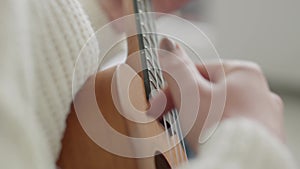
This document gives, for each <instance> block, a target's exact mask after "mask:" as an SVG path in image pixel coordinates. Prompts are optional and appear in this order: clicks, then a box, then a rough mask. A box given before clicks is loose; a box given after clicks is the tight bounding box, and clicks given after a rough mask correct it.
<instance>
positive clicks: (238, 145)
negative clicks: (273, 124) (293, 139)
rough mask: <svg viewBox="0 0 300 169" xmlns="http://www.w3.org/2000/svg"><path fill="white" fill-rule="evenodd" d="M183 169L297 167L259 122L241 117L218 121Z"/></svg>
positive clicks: (286, 151) (278, 168)
mask: <svg viewBox="0 0 300 169" xmlns="http://www.w3.org/2000/svg"><path fill="white" fill-rule="evenodd" d="M199 152H200V155H199V156H198V157H197V158H196V159H194V160H193V161H191V162H190V164H189V165H188V166H183V167H182V168H185V169H196V168H197V169H202V168H203V169H219V168H224V169H296V168H297V167H296V165H295V163H294V159H293V157H292V156H291V154H290V152H289V151H288V149H287V148H286V146H285V145H283V144H282V143H281V142H280V141H279V140H278V139H276V138H275V137H274V136H273V135H271V134H270V133H269V132H268V131H267V130H266V129H265V128H264V127H263V126H261V125H260V124H258V123H256V122H254V121H250V120H247V119H243V118H236V119H229V120H226V121H224V122H222V123H221V124H220V126H219V127H218V129H217V130H216V132H215V133H214V134H213V135H212V137H211V138H210V139H209V140H208V142H206V143H205V144H203V145H202V146H200V149H199Z"/></svg>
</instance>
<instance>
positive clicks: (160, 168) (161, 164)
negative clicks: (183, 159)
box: [154, 151, 171, 169]
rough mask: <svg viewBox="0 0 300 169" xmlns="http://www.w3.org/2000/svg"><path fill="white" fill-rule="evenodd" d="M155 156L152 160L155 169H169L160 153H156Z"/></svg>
mask: <svg viewBox="0 0 300 169" xmlns="http://www.w3.org/2000/svg"><path fill="white" fill-rule="evenodd" d="M155 154H156V155H155V157H154V160H155V168H156V169H171V166H170V164H169V163H168V161H167V159H166V158H165V157H164V155H163V154H162V153H160V152H158V151H157V152H155Z"/></svg>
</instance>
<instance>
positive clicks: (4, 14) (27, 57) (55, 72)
mask: <svg viewBox="0 0 300 169" xmlns="http://www.w3.org/2000/svg"><path fill="white" fill-rule="evenodd" d="M81 1H82V3H83V4H84V5H85V6H84V8H82V7H81V5H80V4H79V2H78V1H77V0H23V1H19V0H2V1H1V6H0V19H1V28H0V30H1V31H0V49H1V50H0V52H1V56H0V75H1V76H0V77H1V82H0V100H1V102H0V168H1V169H19V168H22V169H55V168H56V166H55V161H56V159H57V157H58V154H59V151H60V147H61V146H60V140H61V138H62V135H63V131H64V128H65V120H66V117H67V113H68V111H69V106H70V103H71V102H72V90H73V92H74V93H76V92H77V91H78V89H79V88H80V87H81V86H82V85H83V83H84V82H85V80H86V79H87V78H88V77H89V76H90V75H91V74H92V73H94V72H95V71H96V70H97V61H98V60H99V58H98V54H99V46H98V42H97V40H96V39H94V38H91V39H90V37H91V36H92V35H93V33H94V30H93V27H94V28H95V29H98V28H100V26H101V24H104V23H105V22H107V20H105V17H104V15H103V13H101V12H100V10H97V9H96V6H97V5H98V4H96V0H92V1H89V3H87V2H85V1H84V0H81ZM83 9H86V11H89V12H88V13H89V14H90V15H91V16H92V18H91V19H89V18H88V17H87V15H86V13H85V12H84V10H83ZM89 9H93V10H89ZM98 9H100V8H98ZM96 11H99V13H98V12H96ZM101 16H102V17H103V18H102V19H99V18H100V17H101ZM98 19H99V20H98ZM90 20H91V21H94V22H93V27H92V26H91V23H90ZM107 37H110V35H107ZM83 47H84V50H81V49H82V48H83ZM79 54H80V56H81V57H80V59H77V57H78V56H79ZM77 61H78V62H77ZM75 65H76V78H75V79H74V82H75V83H73V78H72V77H73V71H74V68H75ZM72 84H73V86H72ZM74 84H75V85H74ZM72 87H73V88H72ZM253 126H255V125H254V124H252V123H243V122H238V121H237V122H232V123H231V122H227V123H224V124H223V125H221V127H220V129H219V130H218V131H217V132H216V133H215V135H214V136H213V138H212V139H211V140H210V141H209V143H207V144H206V145H205V146H204V147H203V149H202V150H201V152H202V155H201V156H200V157H199V158H198V160H197V161H195V162H194V164H195V167H194V168H201V167H202V168H206V169H209V168H228V169H229V168H230V169H234V168H243V169H247V168H259V165H262V166H261V167H260V168H264V169H271V168H272V169H276V168H289V169H293V166H292V161H291V159H290V156H289V154H288V152H287V150H286V149H285V147H283V146H282V145H281V144H280V143H278V142H276V140H275V139H274V138H272V137H271V136H269V135H268V134H267V133H266V132H265V131H264V130H263V129H262V128H260V127H253ZM192 164H193V163H192Z"/></svg>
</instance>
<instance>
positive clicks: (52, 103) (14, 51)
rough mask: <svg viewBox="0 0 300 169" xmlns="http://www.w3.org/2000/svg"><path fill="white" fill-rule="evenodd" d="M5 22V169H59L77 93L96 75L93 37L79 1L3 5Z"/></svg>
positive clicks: (0, 125) (1, 32)
mask: <svg viewBox="0 0 300 169" xmlns="http://www.w3.org/2000/svg"><path fill="white" fill-rule="evenodd" d="M0 19H1V27H0V49H1V50H0V77H1V79H0V168H1V169H2V168H3V169H18V168H22V169H55V168H56V165H55V163H56V160H57V157H58V155H59V151H60V147H61V145H60V140H61V138H62V136H63V132H64V129H65V120H66V117H67V115H68V111H69V107H70V104H71V102H72V91H73V92H74V93H76V91H77V90H78V89H79V88H80V87H81V85H82V84H83V83H84V82H85V80H86V79H87V78H88V77H89V76H90V75H91V74H92V73H94V72H95V71H96V70H97V57H98V53H99V47H98V43H97V41H96V40H94V39H92V40H91V38H90V37H91V36H92V35H93V33H94V31H93V29H92V26H91V25H90V22H89V19H88V16H87V15H86V14H85V12H84V11H83V9H82V7H81V5H80V4H79V2H78V1H77V0H42V1H41V0H24V1H19V0H2V1H1V5H0ZM83 47H85V48H84V50H82V49H83ZM79 55H80V56H81V59H77V58H78V56H79ZM75 65H76V69H77V73H78V74H77V75H76V79H75V82H76V83H75V85H74V84H73V72H74V69H75Z"/></svg>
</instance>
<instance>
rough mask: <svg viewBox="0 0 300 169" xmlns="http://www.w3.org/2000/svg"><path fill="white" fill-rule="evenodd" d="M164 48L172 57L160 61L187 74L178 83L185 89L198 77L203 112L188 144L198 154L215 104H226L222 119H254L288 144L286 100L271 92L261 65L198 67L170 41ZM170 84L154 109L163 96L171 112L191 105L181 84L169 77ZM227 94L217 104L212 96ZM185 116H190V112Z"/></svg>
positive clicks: (156, 101)
mask: <svg viewBox="0 0 300 169" xmlns="http://www.w3.org/2000/svg"><path fill="white" fill-rule="evenodd" d="M161 48H162V49H164V50H167V51H169V52H171V53H172V54H170V55H168V54H164V55H163V56H160V57H159V60H160V63H161V65H162V69H163V70H166V69H167V70H168V71H176V72H184V73H181V75H180V76H179V78H177V79H176V80H181V81H184V82H185V85H183V86H181V87H182V88H181V89H183V90H185V91H188V90H189V86H190V85H189V83H192V81H191V80H189V79H192V76H194V77H196V83H197V86H198V89H199V93H198V94H199V96H200V103H199V104H200V109H199V112H198V116H197V119H196V122H195V124H194V126H193V128H192V129H191V130H190V133H189V134H188V135H187V140H188V142H189V144H190V146H191V147H192V148H193V149H194V150H196V149H197V147H198V139H199V136H200V133H201V131H202V128H203V125H204V122H205V120H206V117H207V115H208V112H209V109H210V105H212V104H213V105H214V106H223V105H224V104H225V107H224V111H223V112H220V113H223V117H222V119H226V118H234V117H244V118H248V119H252V120H254V121H256V122H258V123H260V124H262V125H263V126H265V127H266V128H267V129H268V130H269V131H270V132H271V133H272V134H273V135H274V136H276V137H277V138H278V139H280V140H284V133H283V127H282V121H283V117H282V115H283V103H282V100H281V99H280V97H279V96H278V95H276V94H274V93H272V92H271V91H270V89H269V87H268V83H267V81H266V79H265V77H264V75H263V73H262V71H261V69H260V68H259V66H257V64H255V63H252V62H247V61H222V62H221V63H219V62H212V63H210V64H206V65H194V63H193V62H192V61H191V60H190V59H189V57H188V56H187V55H186V53H185V52H184V51H183V50H182V49H181V48H180V47H179V46H178V45H174V44H173V43H172V42H170V41H169V40H167V39H163V40H162V42H161ZM172 55H173V56H172ZM170 60H172V62H170ZM208 72H209V73H208ZM166 81H167V83H168V86H167V89H166V90H165V92H164V93H160V94H159V95H158V96H157V97H155V98H154V99H153V100H151V106H154V107H156V106H155V105H157V104H161V102H162V100H163V99H164V98H165V96H162V95H163V94H166V97H167V98H168V99H167V100H168V103H167V110H169V109H170V108H171V107H172V105H174V106H175V107H176V108H177V109H180V106H182V105H181V103H187V104H189V101H186V102H181V101H180V91H179V89H178V84H176V82H175V81H174V80H173V79H172V78H169V77H168V76H166ZM224 90H226V100H224V102H222V103H216V104H214V101H215V100H214V99H212V97H211V95H212V93H215V94H216V93H217V94H218V93H222V92H224ZM183 94H184V93H183ZM195 94H197V93H195ZM170 100H171V101H170ZM191 106H192V105H190V107H191ZM187 107H189V105H187ZM217 109H218V108H217ZM151 110H153V111H151V112H148V113H149V115H151V116H153V117H157V116H158V115H157V114H156V113H157V112H155V108H154V109H151ZM167 110H166V112H167ZM184 113H185V112H184ZM185 115H186V116H188V112H186V114H185Z"/></svg>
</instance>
